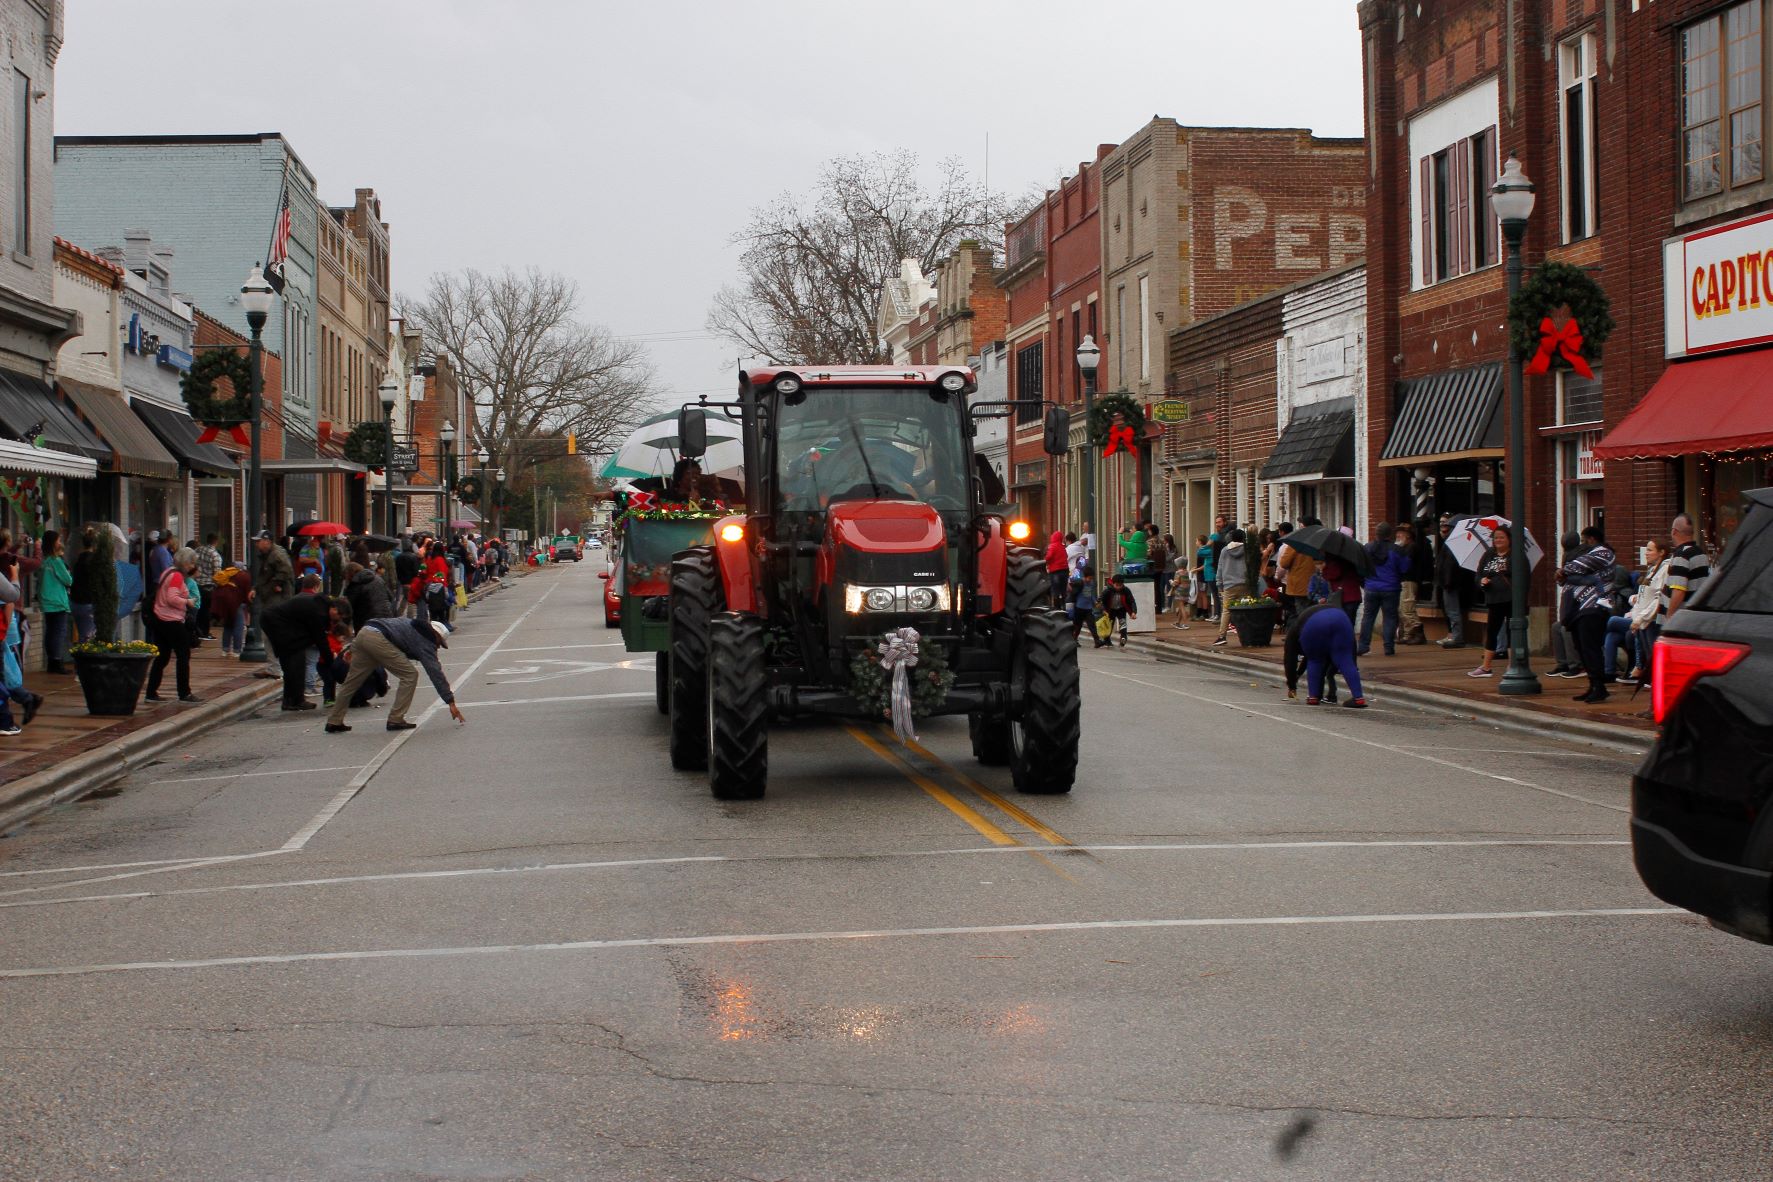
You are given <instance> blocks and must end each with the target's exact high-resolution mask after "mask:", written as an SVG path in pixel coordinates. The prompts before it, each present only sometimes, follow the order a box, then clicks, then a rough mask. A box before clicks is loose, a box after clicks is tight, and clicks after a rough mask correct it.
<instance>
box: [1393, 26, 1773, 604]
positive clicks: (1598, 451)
mask: <svg viewBox="0 0 1773 1182" xmlns="http://www.w3.org/2000/svg"><path fill="white" fill-rule="evenodd" d="M1359 11H1360V20H1361V25H1362V35H1363V42H1364V45H1365V48H1366V55H1365V60H1366V104H1367V124H1368V130H1369V144H1368V147H1369V153H1370V159H1369V173H1370V178H1371V179H1370V191H1369V195H1368V205H1367V208H1368V211H1369V221H1368V249H1369V252H1370V266H1369V268H1368V280H1367V303H1368V334H1367V366H1368V371H1369V381H1368V420H1367V445H1368V448H1369V452H1370V454H1371V456H1372V461H1371V464H1370V467H1369V471H1368V476H1369V480H1370V486H1371V487H1370V493H1371V500H1370V506H1371V507H1370V509H1369V511H1368V515H1369V518H1370V519H1379V518H1383V519H1387V520H1397V519H1400V518H1403V519H1409V518H1412V517H1420V516H1423V515H1424V514H1426V513H1428V512H1432V511H1455V512H1459V511H1491V510H1495V511H1499V512H1504V513H1510V514H1511V515H1512V514H1513V513H1514V512H1517V511H1518V512H1519V513H1520V514H1521V515H1522V516H1523V518H1524V520H1525V521H1526V522H1527V524H1528V526H1529V527H1530V528H1531V529H1532V530H1533V531H1534V532H1535V534H1536V535H1537V536H1538V537H1540V538H1541V539H1543V540H1544V541H1545V543H1546V546H1547V549H1551V548H1553V544H1554V540H1555V539H1556V538H1557V537H1558V536H1560V535H1562V534H1564V533H1567V532H1571V531H1574V530H1576V529H1578V528H1580V527H1582V526H1584V525H1587V524H1590V523H1597V524H1601V525H1603V526H1604V528H1605V529H1606V532H1607V534H1608V537H1609V540H1610V541H1611V542H1612V543H1613V545H1614V547H1615V549H1616V551H1617V552H1618V553H1619V554H1620V556H1621V560H1622V561H1625V562H1627V563H1631V562H1634V561H1635V560H1636V557H1637V554H1638V550H1639V547H1640V546H1641V544H1642V542H1643V541H1644V540H1645V539H1646V538H1647V537H1650V536H1652V535H1658V534H1663V533H1665V532H1666V531H1667V528H1668V522H1669V519H1670V518H1671V516H1672V515H1673V514H1674V513H1675V512H1677V511H1679V510H1682V509H1685V510H1687V511H1689V512H1692V513H1694V514H1695V516H1696V518H1697V519H1698V520H1699V521H1700V524H1701V527H1702V529H1703V530H1704V531H1705V533H1706V535H1707V538H1708V539H1709V540H1710V541H1712V542H1714V543H1717V542H1721V541H1722V540H1723V539H1724V538H1725V537H1726V536H1727V535H1728V533H1729V532H1730V530H1731V529H1732V528H1733V527H1734V523H1735V521H1736V506H1737V503H1738V501H1739V498H1740V493H1741V491H1742V490H1744V489H1746V488H1750V487H1755V486H1757V485H1764V484H1767V483H1769V482H1773V465H1770V462H1769V461H1770V459H1773V452H1770V451H1769V450H1768V449H1769V448H1770V447H1773V411H1770V410H1769V407H1770V406H1773V400H1769V399H1768V398H1767V397H1766V396H1765V395H1763V394H1761V393H1760V391H1761V390H1763V389H1765V386H1764V385H1763V384H1762V383H1764V382H1765V381H1766V380H1767V379H1768V378H1773V353H1768V352H1766V351H1765V349H1764V346H1765V343H1766V341H1768V340H1770V339H1773V316H1770V315H1769V313H1768V312H1763V311H1762V310H1761V309H1760V307H1759V304H1760V303H1761V302H1763V298H1762V297H1761V282H1760V278H1761V277H1760V276H1759V275H1758V274H1757V275H1755V276H1754V277H1753V279H1752V280H1750V279H1749V278H1747V275H1748V271H1749V268H1748V266H1747V263H1748V261H1749V260H1751V259H1763V258H1766V257H1768V256H1767V249H1768V247H1769V246H1773V236H1770V235H1768V234H1767V233H1765V228H1766V227H1767V225H1768V224H1769V223H1768V221H1767V220H1766V219H1767V218H1768V217H1769V216H1773V178H1769V177H1768V176H1767V174H1766V171H1765V167H1764V164H1763V161H1762V158H1761V156H1762V154H1761V144H1762V142H1763V139H1764V135H1765V131H1766V128H1765V110H1766V107H1767V101H1768V97H1769V96H1768V95H1767V93H1766V87H1767V80H1766V71H1765V70H1764V69H1763V68H1762V60H1763V54H1764V49H1765V44H1764V39H1763V36H1764V35H1763V29H1764V28H1765V22H1766V19H1767V17H1768V16H1769V15H1773V14H1769V13H1768V12H1767V3H1766V0H1737V2H1735V3H1728V4H1726V3H1718V2H1716V0H1657V2H1655V3H1634V4H1631V5H1626V4H1624V3H1622V2H1616V0H1522V2H1519V3H1514V4H1505V3H1502V2H1501V0H1465V2H1455V0H1450V2H1447V3H1441V4H1436V5H1433V6H1431V7H1428V8H1419V7H1418V6H1417V5H1415V4H1402V3H1394V2H1392V0H1365V2H1363V3H1362V4H1361V5H1360V10H1359ZM1509 12H1513V13H1515V14H1516V16H1515V19H1514V20H1513V21H1512V22H1510V21H1508V20H1505V19H1504V17H1505V15H1506V14H1507V13H1509ZM1510 153H1513V154H1515V155H1517V156H1518V157H1519V159H1520V161H1521V164H1522V168H1523V170H1524V171H1525V173H1526V174H1527V175H1528V176H1529V177H1530V178H1531V179H1532V180H1533V181H1534V183H1535V185H1536V195H1537V203H1536V206H1535V209H1534V211H1533V215H1532V217H1531V218H1530V219H1529V221H1528V225H1527V230H1526V236H1525V241H1524V251H1523V259H1524V263H1525V265H1526V267H1527V269H1528V271H1529V273H1530V272H1531V269H1532V268H1533V267H1535V266H1537V265H1538V264H1539V263H1540V262H1542V261H1544V260H1557V261H1562V262H1566V263H1570V264H1573V265H1575V266H1579V267H1583V268H1587V269H1589V270H1590V271H1591V274H1593V275H1594V277H1595V278H1596V279H1597V280H1598V281H1599V282H1600V283H1601V285H1602V287H1603V288H1604V289H1605V290H1606V292H1607V293H1608V296H1609V299H1610V301H1611V306H1612V313H1613V316H1614V319H1615V321H1616V327H1615V329H1614V332H1613V335H1612V337H1611V339H1609V340H1608V341H1607V343H1606V345H1605V347H1604V350H1602V351H1601V353H1599V354H1597V355H1596V356H1595V357H1594V362H1595V364H1594V371H1595V376H1594V378H1593V379H1592V380H1591V379H1585V378H1581V377H1579V376H1577V375H1576V374H1574V373H1573V372H1571V371H1569V370H1568V369H1564V368H1558V369H1555V370H1554V371H1553V372H1552V373H1550V374H1546V375H1543V376H1532V375H1529V376H1528V377H1527V378H1526V384H1525V387H1524V394H1525V415H1524V420H1525V426H1526V432H1527V448H1526V455H1525V457H1524V463H1523V468H1524V472H1523V475H1524V477H1525V482H1526V503H1525V504H1524V505H1522V506H1510V505H1508V504H1507V500H1506V497H1505V495H1504V494H1505V488H1506V475H1507V471H1506V465H1505V463H1504V462H1503V461H1504V448H1503V442H1504V438H1505V436H1504V430H1505V428H1506V426H1507V421H1506V420H1507V415H1506V407H1505V398H1504V392H1503V378H1504V366H1505V362H1506V358H1507V329H1506V298H1505V281H1504V275H1503V268H1502V267H1501V266H1500V265H1499V264H1500V263H1501V262H1502V256H1503V253H1504V247H1503V245H1502V243H1501V236H1500V233H1499V227H1498V225H1497V222H1496V219H1495V217H1494V215H1493V213H1492V211H1491V209H1490V206H1489V202H1488V192H1487V191H1488V188H1489V186H1490V184H1491V183H1492V181H1493V179H1494V177H1495V176H1496V175H1497V172H1498V170H1499V169H1500V168H1501V167H1502V165H1503V161H1504V159H1505V158H1506V157H1507V156H1508V155H1509V154H1510ZM1406 211H1407V212H1406ZM1400 215H1401V216H1400ZM1714 266H1715V267H1717V268H1718V269H1719V270H1720V272H1721V278H1720V288H1721V290H1720V292H1719V296H1720V299H1719V301H1718V302H1716V303H1712V302H1710V299H1709V295H1710V293H1709V291H1708V290H1707V286H1706V285H1707V284H1708V283H1709V282H1710V278H1711V273H1712V269H1713V267H1714ZM1695 276H1697V277H1698V279H1697V283H1695V278H1694V277H1695ZM1762 318H1767V319H1765V320H1763V321H1762V322H1761V323H1758V324H1757V323H1756V321H1757V320H1762ZM1550 588H1551V584H1550V565H1549V564H1542V565H1541V567H1540V569H1539V570H1538V571H1537V572H1536V575H1535V595H1536V598H1537V599H1539V601H1540V602H1541V604H1542V605H1543V604H1545V603H1548V602H1549V600H1550ZM1545 613H1546V608H1545V607H1544V606H1541V607H1538V608H1535V609H1534V615H1535V617H1536V619H1537V620H1538V621H1539V623H1538V626H1537V627H1536V629H1535V632H1536V634H1538V633H1540V632H1541V631H1542V629H1543V617H1544V615H1545Z"/></svg>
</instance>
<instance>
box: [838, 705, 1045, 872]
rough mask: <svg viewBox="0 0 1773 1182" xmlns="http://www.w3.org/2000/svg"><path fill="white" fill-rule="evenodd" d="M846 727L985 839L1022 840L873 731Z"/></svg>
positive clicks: (1005, 842) (1009, 842) (1012, 842)
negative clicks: (935, 778)
mask: <svg viewBox="0 0 1773 1182" xmlns="http://www.w3.org/2000/svg"><path fill="white" fill-rule="evenodd" d="M843 729H844V730H846V731H848V732H849V736H850V738H852V739H854V740H855V741H856V742H858V743H860V744H862V746H864V747H866V748H868V750H870V751H872V752H874V754H876V755H878V756H879V757H880V758H881V759H883V760H885V761H886V763H887V764H889V765H890V766H892V767H893V768H895V769H897V770H898V771H899V772H900V773H901V774H902V775H904V776H905V778H906V779H908V780H910V781H911V782H912V783H913V784H916V785H917V786H918V787H919V788H922V789H923V790H924V791H925V792H926V793H928V794H929V796H930V798H931V799H933V800H934V801H936V803H938V804H940V805H941V806H942V807H943V808H945V809H947V810H948V811H949V812H951V813H953V814H954V815H955V816H957V817H959V818H960V819H961V820H963V821H965V822H966V823H967V824H968V825H971V826H972V827H973V828H974V829H975V830H977V831H978V833H979V834H980V835H981V836H982V837H984V838H985V840H987V841H989V842H991V843H992V844H993V845H1021V844H1022V843H1021V842H1019V841H1017V840H1016V839H1015V838H1013V837H1011V836H1010V835H1009V834H1007V833H1005V832H1004V831H1003V830H1002V829H999V828H998V827H997V826H996V825H993V824H992V823H991V822H990V821H987V820H986V819H985V818H984V817H983V816H981V815H980V814H979V812H978V811H977V810H976V809H974V808H973V807H972V806H971V805H969V804H967V803H966V802H965V801H963V800H961V799H960V798H959V797H958V796H956V795H954V793H952V792H950V791H948V789H946V788H944V787H942V786H941V785H940V784H938V783H936V782H935V781H934V780H932V779H930V778H929V777H928V776H925V775H923V774H921V773H919V772H918V770H917V769H916V768H914V767H912V766H911V765H910V764H908V763H906V762H905V761H904V760H903V759H900V758H899V757H898V756H897V755H895V754H893V753H892V752H891V751H889V750H887V748H886V747H885V745H883V744H882V743H881V742H880V741H879V740H877V739H875V738H874V737H873V736H872V735H870V734H868V733H867V732H865V731H863V730H861V729H860V728H859V727H854V726H847V725H846V726H845V727H844V728H843Z"/></svg>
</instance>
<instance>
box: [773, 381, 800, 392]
mask: <svg viewBox="0 0 1773 1182" xmlns="http://www.w3.org/2000/svg"><path fill="white" fill-rule="evenodd" d="M799 392H800V379H799V378H777V379H776V393H778V394H797V393H799Z"/></svg>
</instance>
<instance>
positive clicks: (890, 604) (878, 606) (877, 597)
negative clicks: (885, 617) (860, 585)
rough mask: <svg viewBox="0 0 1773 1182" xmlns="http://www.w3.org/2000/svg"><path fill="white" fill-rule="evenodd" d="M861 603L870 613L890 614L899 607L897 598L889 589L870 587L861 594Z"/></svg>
mask: <svg viewBox="0 0 1773 1182" xmlns="http://www.w3.org/2000/svg"><path fill="white" fill-rule="evenodd" d="M862 602H863V603H864V604H866V605H867V606H868V610H869V611H871V612H890V611H892V610H893V609H894V608H895V607H897V606H898V605H899V597H898V596H897V595H894V594H893V589H892V588H891V587H870V588H868V590H867V591H865V592H863V594H862Z"/></svg>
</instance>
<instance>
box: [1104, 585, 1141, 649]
mask: <svg viewBox="0 0 1773 1182" xmlns="http://www.w3.org/2000/svg"><path fill="white" fill-rule="evenodd" d="M1102 610H1103V611H1105V612H1107V613H1108V618H1109V619H1110V620H1112V621H1113V622H1114V624H1113V626H1114V627H1115V628H1118V629H1119V630H1120V646H1121V647H1122V648H1125V647H1127V621H1128V620H1129V619H1137V618H1138V617H1139V605H1138V604H1137V603H1136V602H1134V600H1133V591H1132V588H1130V587H1128V586H1127V585H1126V584H1125V583H1123V582H1121V577H1120V575H1118V574H1116V575H1112V576H1110V577H1109V579H1108V586H1107V587H1105V588H1103V589H1102Z"/></svg>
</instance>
